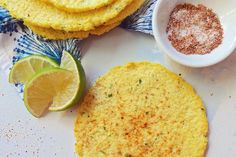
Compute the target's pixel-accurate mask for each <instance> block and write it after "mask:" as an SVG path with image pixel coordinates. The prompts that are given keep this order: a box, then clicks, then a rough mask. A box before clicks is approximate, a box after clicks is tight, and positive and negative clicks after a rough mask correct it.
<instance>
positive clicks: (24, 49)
mask: <svg viewBox="0 0 236 157" xmlns="http://www.w3.org/2000/svg"><path fill="white" fill-rule="evenodd" d="M156 1H157V0H146V2H145V3H144V5H143V7H142V8H140V9H139V10H138V11H137V12H136V13H134V14H133V15H131V16H130V17H128V18H127V19H125V20H124V22H123V23H122V24H121V25H120V27H122V28H124V29H128V30H131V31H139V32H143V33H147V34H151V35H152V12H153V9H154V5H155V3H156ZM5 41H6V42H5ZM0 43H1V44H0V68H1V69H2V70H3V71H5V72H6V74H9V71H10V68H11V67H12V65H13V64H14V63H15V62H17V61H18V60H20V59H21V58H24V57H27V56H30V55H33V54H40V55H46V56H48V57H50V58H52V59H55V60H57V61H58V62H60V59H61V54H62V51H63V50H67V51H68V52H71V53H72V54H73V55H74V56H76V57H77V58H78V59H79V60H80V59H81V53H80V43H81V40H79V39H68V40H47V39H44V38H41V37H39V36H37V35H36V34H34V33H33V32H32V31H31V30H29V29H28V28H27V27H26V26H24V25H23V23H22V21H18V20H16V19H14V18H13V17H11V16H10V14H9V12H8V11H7V10H5V9H3V8H1V7H0ZM9 52H13V53H9ZM15 87H16V89H17V91H18V92H19V94H20V96H21V97H22V98H23V90H24V85H22V84H16V85H15Z"/></svg>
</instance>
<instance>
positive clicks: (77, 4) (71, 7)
mask: <svg viewBox="0 0 236 157" xmlns="http://www.w3.org/2000/svg"><path fill="white" fill-rule="evenodd" d="M42 1H44V2H47V3H51V4H53V5H54V6H55V7H57V8H59V9H62V10H65V11H67V12H84V11H90V10H93V9H98V8H101V7H104V6H107V5H110V4H111V3H113V2H114V1H115V0H60V1H58V0H42Z"/></svg>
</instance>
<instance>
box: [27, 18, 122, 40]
mask: <svg viewBox="0 0 236 157" xmlns="http://www.w3.org/2000/svg"><path fill="white" fill-rule="evenodd" d="M119 24H120V22H117V23H114V24H111V25H107V26H99V27H97V28H96V29H95V30H91V31H76V32H65V31H59V30H54V29H52V28H43V27H38V26H32V25H30V24H27V23H26V25H27V26H28V27H29V28H30V29H31V30H32V31H33V32H34V33H36V34H38V35H39V36H42V37H44V38H47V39H54V40H60V39H71V38H79V39H84V38H87V37H89V35H102V34H104V33H106V32H109V31H110V30H112V29H113V28H115V27H116V26H118V25H119Z"/></svg>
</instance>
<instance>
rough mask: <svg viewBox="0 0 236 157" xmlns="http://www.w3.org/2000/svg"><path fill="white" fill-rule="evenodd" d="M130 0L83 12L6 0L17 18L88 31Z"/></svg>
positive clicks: (33, 1)
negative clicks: (71, 11) (65, 10)
mask: <svg viewBox="0 0 236 157" xmlns="http://www.w3.org/2000/svg"><path fill="white" fill-rule="evenodd" d="M132 1H139V0H117V1H115V2H114V3H113V4H112V5H109V6H107V7H103V8H100V9H96V10H94V11H89V12H83V13H68V12H64V11H61V10H59V9H57V8H55V7H53V6H51V5H49V4H46V3H44V2H42V1H39V0H8V1H7V9H8V10H9V11H10V13H11V15H12V16H13V17H15V18H17V19H22V20H23V21H25V22H27V23H30V24H31V25H36V26H40V27H45V28H53V29H56V30H64V31H67V32H68V31H89V30H93V29H95V28H96V27H97V26H100V25H103V24H104V23H105V22H107V21H109V20H110V19H112V18H114V17H116V16H117V15H118V14H119V13H120V12H121V11H122V10H123V9H125V8H126V7H127V6H128V5H129V4H130V5H131V7H132V3H131V2H132Z"/></svg>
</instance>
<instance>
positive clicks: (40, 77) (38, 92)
mask: <svg viewBox="0 0 236 157" xmlns="http://www.w3.org/2000/svg"><path fill="white" fill-rule="evenodd" d="M72 84H73V73H72V72H71V71H68V70H64V69H59V68H51V69H44V70H42V71H40V72H38V73H37V74H35V75H34V76H33V77H32V79H31V80H29V81H28V82H27V83H26V86H25V91H24V102H25V105H26V107H27V109H28V110H29V112H30V113H32V115H34V116H35V117H41V116H42V115H43V114H44V113H45V112H46V111H47V110H48V108H49V106H51V105H53V106H64V105H65V104H68V102H69V103H70V101H71V95H72V94H73V93H71V92H73V91H74V89H71V87H72Z"/></svg>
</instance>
